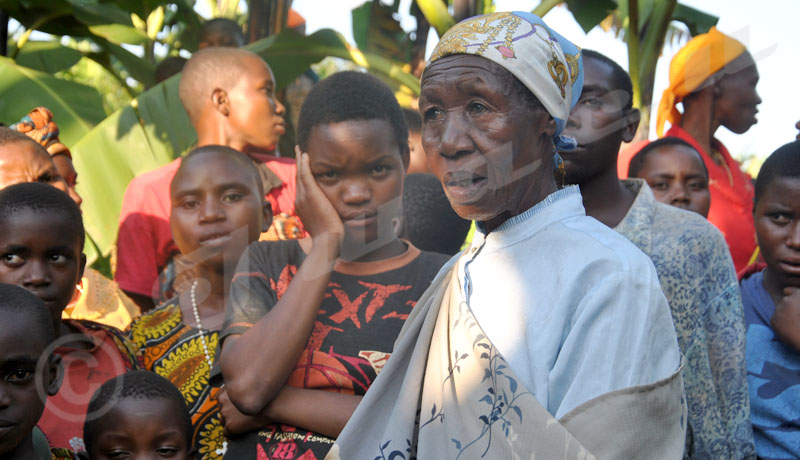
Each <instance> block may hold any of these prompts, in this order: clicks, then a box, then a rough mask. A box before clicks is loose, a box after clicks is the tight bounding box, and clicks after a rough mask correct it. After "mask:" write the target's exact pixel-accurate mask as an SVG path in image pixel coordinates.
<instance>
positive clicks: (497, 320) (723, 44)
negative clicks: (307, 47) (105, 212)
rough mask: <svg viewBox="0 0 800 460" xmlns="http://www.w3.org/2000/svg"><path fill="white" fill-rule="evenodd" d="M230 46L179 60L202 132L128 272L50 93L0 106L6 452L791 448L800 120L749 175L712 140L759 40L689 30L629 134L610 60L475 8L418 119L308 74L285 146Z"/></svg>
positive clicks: (355, 86) (148, 186) (137, 206)
mask: <svg viewBox="0 0 800 460" xmlns="http://www.w3.org/2000/svg"><path fill="white" fill-rule="evenodd" d="M223 26H227V23H225V24H217V25H214V27H209V30H210V31H212V32H214V33H216V34H221V35H225V33H226V32H225V31H226V28H225V27H223ZM229 32H230V31H229ZM234 32H235V31H234ZM209 33H210V32H209ZM498 34H499V35H498ZM542 34H543V35H542ZM495 36H497V37H500V36H507V37H508V40H507V42H503V41H502V40H501V41H499V42H497V43H494V42H492V43H491V45H492V46H490V47H486V46H483V45H485V44H486V43H489V42H490V41H491V40H489V38H491V39H492V40H493V39H494V38H493V37H495ZM487 37H489V38H487ZM218 38H219V37H218ZM223 38H224V37H223ZM486 40H488V41H486ZM498 40H499V38H498ZM218 41H219V40H218ZM228 41H230V42H231V43H229V44H225V43H223V42H224V40H223V41H222V42H220V43H217V44H216V45H209V46H204V47H203V49H202V50H200V51H198V52H196V53H195V54H194V55H193V56H192V58H191V59H189V60H188V62H186V63H185V65H184V66H183V68H182V69H183V70H182V74H181V77H180V78H181V81H180V98H181V101H182V103H183V105H184V107H185V108H186V110H187V113H188V114H189V118H190V119H191V122H192V124H193V126H194V128H195V130H196V131H197V134H198V142H197V145H196V146H194V147H193V148H192V149H191V150H190V151H189V152H188V153H187V154H186V155H185V156H183V157H181V158H178V159H176V160H174V161H173V162H172V163H169V164H168V165H165V166H163V167H161V168H159V169H156V170H154V171H150V172H147V173H145V174H142V175H140V176H138V177H136V178H135V179H134V180H133V181H132V182H131V183H130V184H129V186H128V189H127V191H126V193H125V198H124V202H123V206H122V214H121V216H120V227H119V235H118V238H117V254H118V262H117V266H116V273H115V279H114V281H112V280H109V279H107V278H105V277H103V275H101V274H100V273H99V272H96V271H94V270H92V269H91V268H88V267H86V257H85V256H84V254H83V249H84V243H85V232H84V226H83V221H82V217H81V211H80V204H81V202H82V201H83V200H87V199H97V197H85V196H84V197H80V196H79V195H78V194H77V192H76V191H75V185H76V179H77V175H78V173H79V172H76V171H75V169H74V168H73V166H72V162H71V154H70V152H69V149H68V148H67V147H66V146H64V145H63V144H61V143H60V141H59V139H58V127H57V125H56V124H55V123H54V121H53V120H54V118H57V114H55V117H54V114H53V113H51V112H50V111H49V110H47V109H46V108H43V107H39V108H36V109H34V110H32V111H31V112H30V113H29V114H28V115H27V116H25V117H24V118H23V119H22V120H21V121H19V123H17V124H15V125H12V126H11V127H10V128H6V127H0V256H2V257H1V258H2V260H1V261H0V315H2V316H3V321H0V376H1V377H2V378H1V379H0V458H3V459H5V458H8V459H15V460H16V459H25V460H28V459H82V460H87V459H89V460H97V459H116V458H174V459H189V458H194V459H198V460H215V459H223V458H225V459H229V460H230V459H236V460H239V459H245V460H246V459H254V460H255V459H258V460H261V459H282V460H287V459H298V460H300V459H302V460H313V459H323V458H329V459H338V458H347V459H351V458H353V459H354V458H367V456H369V458H402V459H410V458H455V457H458V456H461V457H462V458H464V457H466V458H481V457H484V458H506V457H508V458H512V457H514V458H517V457H518V456H519V455H521V454H525V455H526V457H525V458H527V457H530V456H531V455H536V457H537V458H539V457H542V458H551V457H550V456H552V455H558V456H559V458H562V457H563V458H595V457H594V456H597V457H598V458H607V457H608V458H626V459H627V458H631V459H632V458H693V459H733V458H737V459H754V458H756V456H757V457H758V458H762V459H788V458H799V457H800V415H798V414H800V404H798V401H800V395H799V394H798V388H800V386H798V385H797V384H798V383H800V140H795V141H793V142H790V143H788V144H786V145H784V146H783V147H781V148H779V149H778V150H777V151H775V152H774V153H772V154H771V155H769V157H768V158H767V160H766V161H765V162H764V164H763V166H762V167H761V170H760V173H759V174H758V177H757V179H756V180H755V181H754V182H753V183H751V180H750V178H749V177H747V176H746V175H745V174H744V173H742V172H741V170H740V169H739V166H738V164H737V163H736V162H735V161H734V160H732V159H731V157H730V155H729V154H728V152H727V150H726V149H725V147H724V146H723V145H722V144H721V143H720V142H719V141H717V140H716V139H715V138H714V131H715V130H716V129H717V128H718V127H719V126H725V127H727V128H729V129H731V130H732V131H734V132H736V133H744V132H746V131H747V129H748V128H749V127H750V126H751V125H752V124H753V123H755V118H754V117H753V115H754V110H755V106H756V105H757V104H758V103H759V102H760V99H759V97H758V95H757V93H756V91H755V84H756V82H757V81H758V72H757V70H756V65H755V62H754V61H753V59H752V57H751V56H750V54H749V53H748V52H747V50H746V49H745V48H744V47H743V46H741V44H739V43H738V42H736V41H735V40H733V39H732V38H730V37H728V36H726V35H724V34H722V33H721V32H719V31H717V30H716V29H714V28H712V30H711V31H710V32H709V33H707V34H702V35H700V36H698V37H695V38H694V39H693V40H692V41H690V42H689V44H687V45H686V47H685V48H684V49H682V50H681V51H680V52H679V53H678V55H677V56H676V58H675V59H674V60H673V64H672V66H671V71H670V86H669V88H668V89H667V91H666V92H665V96H664V99H663V100H662V106H661V107H660V108H659V111H658V120H657V123H658V131H659V134H662V132H663V129H664V123H665V122H669V123H670V124H671V129H670V130H669V131H667V133H666V134H667V136H666V137H664V138H662V139H659V140H655V141H652V142H649V143H647V144H646V145H644V146H643V147H641V148H637V149H636V150H635V151H627V152H626V151H625V149H624V148H623V149H622V150H621V146H622V144H623V143H624V142H630V141H631V140H632V139H633V137H634V134H635V132H636V130H637V127H638V124H639V118H640V115H639V112H638V110H637V109H636V108H634V107H633V105H632V100H633V90H632V82H631V79H630V77H629V76H628V74H627V72H625V70H624V69H623V68H622V67H620V66H619V65H618V64H617V63H616V62H614V61H613V60H611V59H609V58H608V57H606V56H604V55H602V54H600V53H598V52H595V51H592V50H585V49H584V50H578V49H577V48H575V47H574V46H573V45H572V44H571V43H569V42H568V41H567V40H565V39H564V38H563V37H561V36H560V35H558V34H557V33H556V32H554V31H552V30H550V29H549V28H548V27H547V26H546V25H545V24H544V23H543V22H542V21H541V20H540V19H539V18H537V17H536V16H533V15H531V14H528V13H495V14H492V15H488V16H484V17H481V18H478V19H473V20H467V21H466V22H464V23H461V24H459V25H457V26H455V27H454V28H453V29H451V30H450V31H449V32H448V33H447V34H446V35H445V36H444V37H443V38H442V41H441V42H440V43H439V45H438V46H437V48H436V50H434V53H433V56H432V58H431V60H430V62H429V63H428V67H427V68H426V70H425V72H424V73H423V74H422V95H421V98H420V102H419V113H418V112H417V111H416V110H414V111H410V110H408V109H402V108H401V107H400V105H399V104H398V102H397V100H396V98H395V96H394V94H393V93H392V91H391V90H390V89H389V87H388V86H386V85H385V84H384V83H382V82H381V81H380V80H378V79H377V78H375V77H373V76H370V75H369V74H367V73H364V72H354V71H348V72H339V73H335V74H333V75H331V76H329V77H327V78H325V79H323V80H322V81H320V82H319V83H317V84H315V85H314V87H313V89H312V90H311V91H310V93H308V96H307V98H306V99H305V102H304V103H303V105H302V109H301V110H300V112H299V117H298V118H297V126H296V140H297V146H296V148H295V152H294V156H295V158H294V159H293V158H291V156H290V155H287V153H288V152H282V153H283V155H280V154H279V153H278V152H277V146H278V143H279V140H280V138H281V136H282V135H283V134H284V133H285V131H286V129H287V125H286V123H285V122H284V116H285V108H284V106H283V104H282V103H281V102H280V101H279V100H278V98H277V96H276V85H275V81H274V75H273V73H272V70H271V69H270V68H269V66H268V65H267V64H266V63H265V62H264V61H263V60H262V59H261V58H260V57H259V56H257V55H255V54H253V53H251V52H249V51H245V50H243V49H237V48H222V47H220V46H241V45H242V44H243V37H242V36H241V34H240V31H239V35H236V34H234V36H233V37H232V39H231V40H228ZM484 42H485V43H484ZM214 43H216V42H214ZM495 45H496V46H495ZM707 61H710V62H707ZM701 64H702V65H701ZM698 67H702V71H697V72H689V71H688V70H687V69H696V68H698ZM542 69H543V70H542ZM548 69H550V70H548ZM553 69H556V70H553ZM558 72H563V75H562V74H560V73H558ZM559 75H562V76H563V79H562V78H561V77H559ZM678 103H682V104H683V106H682V108H683V112H682V113H681V112H679V111H678V110H677V108H676V104H678ZM420 114H421V115H420ZM798 125H800V122H799V123H798ZM709 128H710V129H709ZM799 139H800V136H799ZM470 221H473V222H474V223H473V224H472V225H473V227H472V231H471V232H470ZM468 232H470V233H469V234H470V236H469V237H467V235H468ZM751 240H752V241H751ZM756 244H757V246H756ZM462 249H463V251H462ZM487 406H490V407H489V409H486V407H487ZM600 420H602V423H599V421H600ZM626 430H627V431H626ZM548 433H549V434H548ZM493 436H494V437H495V438H496V439H493ZM556 439H557V441H555V440H556ZM515 456H517V457H515Z"/></svg>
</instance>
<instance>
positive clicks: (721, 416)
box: [560, 50, 753, 460]
mask: <svg viewBox="0 0 800 460" xmlns="http://www.w3.org/2000/svg"><path fill="white" fill-rule="evenodd" d="M583 64H584V86H583V92H582V93H581V97H580V99H579V100H578V104H577V105H576V106H575V108H573V109H572V112H571V114H570V117H569V120H568V121H567V127H566V129H565V130H564V133H565V134H566V135H568V136H570V137H573V138H575V140H576V141H577V143H578V148H577V149H576V150H572V151H563V152H560V153H561V156H562V157H563V158H564V167H565V169H566V182H567V183H569V184H577V185H579V186H580V190H581V195H582V197H583V205H584V207H585V208H586V214H587V215H589V216H591V217H594V218H596V219H597V220H599V221H600V222H602V223H604V224H606V225H608V226H609V227H611V228H613V229H614V230H616V231H617V232H619V233H620V234H622V235H623V236H625V237H626V238H627V239H629V240H630V241H631V242H632V243H634V244H635V245H636V246H637V247H638V248H639V249H641V250H642V252H644V253H645V254H647V255H648V256H649V257H650V258H651V259H652V261H653V265H655V267H656V272H657V273H658V279H659V282H660V284H661V289H662V290H663V291H664V295H665V296H666V297H667V301H668V303H669V306H670V310H671V312H672V319H673V323H674V325H675V331H676V333H677V335H678V345H679V346H680V349H681V352H682V353H683V355H684V357H685V364H684V367H683V371H682V374H683V382H684V387H685V390H686V400H687V406H688V409H689V417H688V429H687V436H686V450H685V452H686V455H688V456H689V457H696V458H716V459H720V460H722V459H733V458H752V457H753V439H752V432H751V430H750V427H749V418H750V415H749V414H750V406H749V404H748V403H747V396H746V388H747V384H746V381H745V379H746V375H745V363H744V346H745V343H744V324H743V321H742V306H741V305H742V304H741V297H740V296H739V292H738V290H737V289H736V286H737V279H736V272H735V271H734V268H733V263H732V260H731V256H730V253H729V252H728V248H727V245H726V244H725V240H724V239H723V237H722V235H721V234H720V233H719V231H717V230H716V229H715V228H714V227H713V226H712V225H711V224H709V223H708V222H707V221H706V220H705V219H703V218H702V217H700V216H698V215H696V214H695V213H690V212H686V211H683V210H680V209H676V208H675V207H672V206H667V205H664V204H662V203H659V202H657V201H656V200H655V198H654V197H653V193H652V192H651V191H650V188H649V187H648V186H647V184H646V183H645V182H644V181H642V180H640V179H628V180H624V181H620V180H619V178H618V177H617V155H618V152H619V146H620V144H621V142H622V141H630V140H631V139H632V138H633V135H634V133H635V132H636V127H637V126H638V124H639V112H638V110H636V109H634V108H632V106H631V100H632V92H631V86H632V85H631V80H630V77H629V76H628V74H627V73H626V72H625V71H624V70H623V69H622V68H621V67H620V66H619V65H618V64H617V63H615V62H614V61H612V60H611V59H609V58H608V57H606V56H604V55H602V54H599V53H597V52H595V51H591V50H583ZM720 375H724V376H725V378H719V376H720ZM709 395H712V396H709Z"/></svg>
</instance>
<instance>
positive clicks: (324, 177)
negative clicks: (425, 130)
mask: <svg viewBox="0 0 800 460" xmlns="http://www.w3.org/2000/svg"><path fill="white" fill-rule="evenodd" d="M298 128H299V129H298V140H299V146H298V158H299V166H298V169H299V172H298V176H299V177H298V201H297V204H298V210H299V212H300V214H301V217H302V219H303V223H304V224H305V226H306V228H307V229H308V230H309V233H310V234H311V238H310V240H309V239H306V240H300V241H283V242H265V243H257V244H254V245H252V246H251V247H250V248H249V249H248V250H247V251H246V252H245V254H244V255H243V257H242V260H241V261H240V266H239V268H238V270H237V274H236V276H235V277H234V279H233V283H232V285H231V296H230V301H229V304H228V307H227V309H226V319H225V324H224V326H223V329H222V333H221V334H220V340H221V342H222V352H221V355H220V366H221V370H222V374H223V376H224V378H225V389H226V392H227V396H228V397H229V398H230V401H231V402H232V405H233V406H235V407H236V408H238V409H239V410H241V411H242V412H244V413H247V414H252V415H257V416H261V417H265V419H264V423H263V424H262V428H261V429H260V430H256V431H251V432H250V433H249V434H247V435H246V436H240V437H237V438H231V439H230V441H229V446H228V453H227V456H228V457H227V458H232V459H248V458H251V459H256V458H266V455H272V456H273V457H279V458H282V459H301V458H302V459H304V460H305V459H308V460H311V459H321V458H322V457H323V456H324V455H325V453H326V452H327V451H328V449H330V447H331V445H332V444H333V439H334V438H335V437H336V436H337V435H338V433H339V432H340V431H341V429H342V427H343V426H344V425H345V423H346V422H347V420H348V419H349V417H350V415H351V414H352V413H353V410H355V407H356V405H357V404H358V403H359V401H360V400H361V397H362V396H363V395H364V393H365V392H366V391H367V389H368V388H369V386H370V385H371V384H372V382H373V381H374V379H375V377H376V376H377V374H378V373H379V372H380V370H381V369H382V368H383V364H384V363H385V362H386V360H387V359H388V357H389V354H390V353H391V351H392V346H393V343H394V340H395V338H396V337H397V335H398V333H399V332H400V328H401V327H402V325H403V323H404V321H405V319H406V318H407V317H408V314H409V313H410V312H411V310H412V307H413V306H414V305H415V304H416V301H417V299H418V298H419V296H420V295H421V294H422V293H423V292H424V291H425V290H426V289H427V287H428V285H429V284H430V282H431V280H432V279H433V277H434V275H435V274H436V273H437V271H438V270H439V268H440V267H441V266H442V264H443V263H444V262H445V260H446V259H447V257H446V256H442V255H439V254H434V253H427V252H424V251H420V250H419V249H417V248H415V247H414V246H413V245H412V244H411V243H408V242H407V241H403V240H400V239H398V238H397V236H396V235H395V233H394V227H393V219H395V218H396V217H398V216H399V214H400V211H401V208H402V193H403V178H404V176H405V170H406V168H407V167H408V162H409V151H408V130H407V128H406V125H405V121H404V120H403V115H402V112H401V110H400V106H399V105H398V103H397V101H396V99H395V97H394V95H393V94H392V92H391V90H390V89H389V88H388V87H386V85H385V84H383V83H381V82H380V81H379V80H377V79H376V78H375V77H373V76H370V75H368V74H364V73H360V72H342V73H337V74H335V75H332V76H330V77H328V78H327V79H325V80H323V81H322V82H320V83H319V84H318V85H316V86H315V87H314V89H313V90H312V91H311V93H310V94H309V96H308V98H307V99H306V101H305V104H304V105H303V109H302V111H301V114H300V121H299V124H298ZM227 413H228V409H227V408H226V405H225V404H223V407H222V414H223V416H224V418H225V419H227V418H228V415H227ZM267 453H268V454H267Z"/></svg>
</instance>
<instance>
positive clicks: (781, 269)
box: [754, 177, 800, 287]
mask: <svg viewBox="0 0 800 460" xmlns="http://www.w3.org/2000/svg"><path fill="white" fill-rule="evenodd" d="M754 217H755V226H756V236H757V238H758V246H759V248H760V249H761V254H762V257H763V258H764V261H765V262H766V263H767V269H768V270H770V271H772V272H773V273H774V274H775V275H776V278H777V279H778V280H780V281H781V284H783V285H784V286H794V287H800V179H798V178H791V177H777V178H775V179H774V180H773V181H772V182H771V183H770V184H769V185H767V187H766V189H765V190H764V194H763V195H762V196H761V197H760V198H759V200H758V203H756V209H755V216H754Z"/></svg>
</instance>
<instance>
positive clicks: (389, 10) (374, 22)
mask: <svg viewBox="0 0 800 460" xmlns="http://www.w3.org/2000/svg"><path fill="white" fill-rule="evenodd" d="M398 7H399V5H398V4H395V5H394V6H388V5H384V4H383V3H381V2H380V1H379V0H372V1H367V2H365V3H364V4H363V5H361V6H359V7H357V8H355V9H353V11H352V16H353V38H355V41H356V45H358V48H359V49H360V50H363V51H368V52H370V53H375V54H379V55H381V56H384V57H387V58H389V59H394V60H396V61H400V62H408V61H410V60H411V48H412V46H413V43H412V42H411V38H410V37H409V34H407V33H406V32H405V31H404V30H403V28H402V27H400V23H399V22H398V21H397V20H396V19H395V18H394V17H393V16H392V15H393V14H394V13H396V12H397V8H398Z"/></svg>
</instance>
